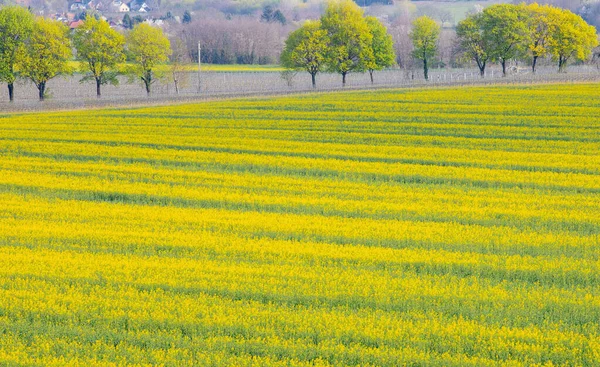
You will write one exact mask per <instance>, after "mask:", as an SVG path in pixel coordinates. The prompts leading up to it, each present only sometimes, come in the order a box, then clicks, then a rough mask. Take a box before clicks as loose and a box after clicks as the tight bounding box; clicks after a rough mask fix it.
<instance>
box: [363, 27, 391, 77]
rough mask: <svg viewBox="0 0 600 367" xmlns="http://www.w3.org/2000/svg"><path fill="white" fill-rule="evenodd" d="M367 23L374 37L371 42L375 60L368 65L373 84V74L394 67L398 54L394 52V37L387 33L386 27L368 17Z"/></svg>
mask: <svg viewBox="0 0 600 367" xmlns="http://www.w3.org/2000/svg"><path fill="white" fill-rule="evenodd" d="M365 21H366V22H367V25H368V26H369V31H370V32H371V36H372V37H373V39H372V41H371V48H372V50H373V58H372V59H371V60H370V62H369V63H368V64H367V70H369V75H370V77H371V84H372V83H373V72H374V71H375V70H383V69H385V68H388V67H390V66H392V65H394V64H395V63H396V53H395V52H394V41H393V40H392V36H391V35H390V34H389V33H388V32H387V29H386V28H385V26H384V25H383V24H382V23H381V22H380V21H379V20H378V19H377V18H375V17H366V18H365Z"/></svg>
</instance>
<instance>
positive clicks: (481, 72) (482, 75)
mask: <svg viewBox="0 0 600 367" xmlns="http://www.w3.org/2000/svg"><path fill="white" fill-rule="evenodd" d="M479 74H480V75H481V77H482V78H485V64H483V65H481V66H480V67H479Z"/></svg>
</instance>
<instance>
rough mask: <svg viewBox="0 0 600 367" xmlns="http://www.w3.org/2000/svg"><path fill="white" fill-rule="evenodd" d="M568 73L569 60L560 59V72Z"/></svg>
mask: <svg viewBox="0 0 600 367" xmlns="http://www.w3.org/2000/svg"><path fill="white" fill-rule="evenodd" d="M566 71H567V59H566V58H565V57H563V56H559V57H558V72H559V73H565V72H566Z"/></svg>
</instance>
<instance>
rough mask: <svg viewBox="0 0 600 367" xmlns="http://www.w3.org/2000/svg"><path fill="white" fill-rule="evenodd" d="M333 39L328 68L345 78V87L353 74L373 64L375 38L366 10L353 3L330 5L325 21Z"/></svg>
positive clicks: (342, 2) (343, 1) (324, 25)
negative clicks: (364, 13)
mask: <svg viewBox="0 0 600 367" xmlns="http://www.w3.org/2000/svg"><path fill="white" fill-rule="evenodd" d="M321 24H322V27H323V29H324V30H325V31H327V36H328V37H329V46H328V55H327V59H328V66H329V69H330V70H331V71H333V72H336V73H339V74H341V75H342V85H345V84H346V75H347V74H348V73H350V72H355V71H359V72H360V71H365V70H366V69H367V66H368V65H369V63H370V62H372V60H373V48H372V47H371V44H372V41H373V35H372V34H371V32H370V30H369V26H368V24H367V22H366V21H365V19H364V17H363V13H362V10H361V9H360V8H359V7H358V6H357V5H356V4H355V3H354V2H352V1H350V0H339V1H334V2H330V3H329V5H328V6H327V9H326V10H325V14H324V15H323V16H322V17H321Z"/></svg>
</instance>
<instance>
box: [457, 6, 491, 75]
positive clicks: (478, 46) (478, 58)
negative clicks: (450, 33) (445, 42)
mask: <svg viewBox="0 0 600 367" xmlns="http://www.w3.org/2000/svg"><path fill="white" fill-rule="evenodd" d="M456 36H457V38H458V43H459V47H460V50H461V52H462V53H463V55H464V56H465V57H466V58H469V59H472V60H474V61H475V62H476V63H477V67H478V68H479V73H480V74H481V77H482V78H483V77H484V76H485V68H486V66H487V63H488V61H489V59H490V54H489V38H487V37H484V34H483V16H482V14H481V13H477V14H473V15H470V16H468V17H467V18H466V19H464V20H462V21H461V22H460V23H458V26H457V27H456Z"/></svg>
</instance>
